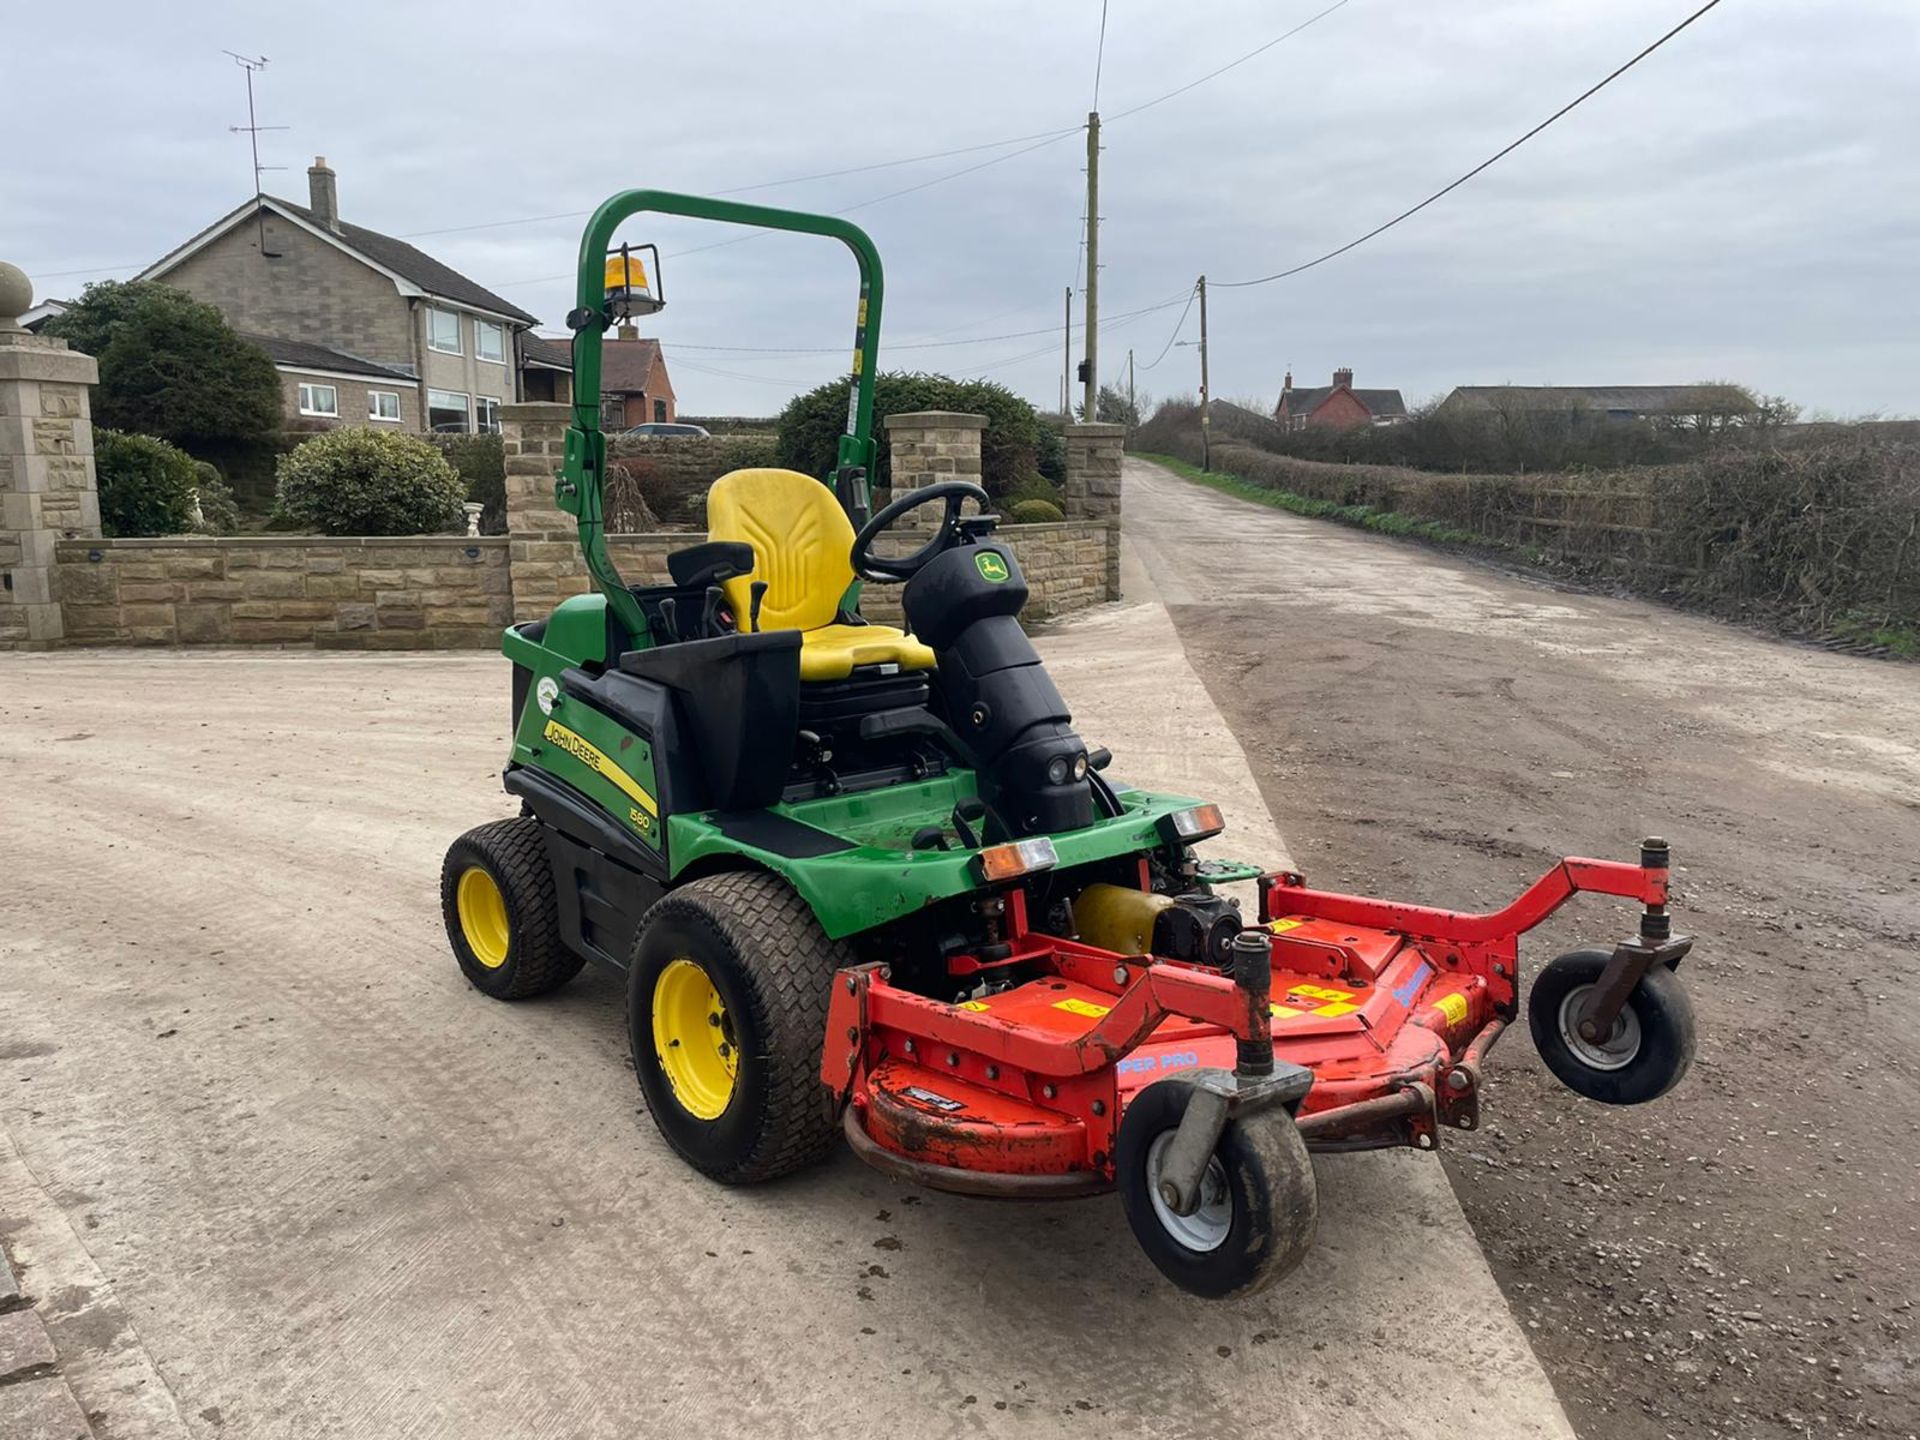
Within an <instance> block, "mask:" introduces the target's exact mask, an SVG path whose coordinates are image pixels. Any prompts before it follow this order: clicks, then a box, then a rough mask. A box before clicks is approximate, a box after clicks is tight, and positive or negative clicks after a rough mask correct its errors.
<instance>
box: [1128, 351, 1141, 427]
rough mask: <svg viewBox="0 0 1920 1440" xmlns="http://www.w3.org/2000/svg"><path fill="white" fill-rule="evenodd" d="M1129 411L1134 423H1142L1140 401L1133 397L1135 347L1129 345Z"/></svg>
mask: <svg viewBox="0 0 1920 1440" xmlns="http://www.w3.org/2000/svg"><path fill="white" fill-rule="evenodd" d="M1127 413H1128V414H1129V415H1131V416H1133V423H1134V424H1136V425H1138V424H1139V423H1140V402H1139V401H1137V400H1135V399H1134V398H1133V347H1132V346H1131V345H1129V346H1128V347H1127Z"/></svg>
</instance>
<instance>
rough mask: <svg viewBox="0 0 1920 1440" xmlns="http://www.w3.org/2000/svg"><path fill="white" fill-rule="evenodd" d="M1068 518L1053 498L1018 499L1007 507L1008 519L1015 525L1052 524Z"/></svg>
mask: <svg viewBox="0 0 1920 1440" xmlns="http://www.w3.org/2000/svg"><path fill="white" fill-rule="evenodd" d="M1066 518H1067V516H1066V512H1065V511H1064V510H1062V509H1061V508H1060V507H1059V506H1058V505H1056V504H1054V503H1053V501H1051V500H1016V501H1014V502H1013V504H1011V505H1009V506H1008V507H1007V519H1008V520H1009V521H1011V522H1012V523H1013V524H1015V525H1050V524H1052V523H1054V522H1055V521H1058V520H1064V519H1066Z"/></svg>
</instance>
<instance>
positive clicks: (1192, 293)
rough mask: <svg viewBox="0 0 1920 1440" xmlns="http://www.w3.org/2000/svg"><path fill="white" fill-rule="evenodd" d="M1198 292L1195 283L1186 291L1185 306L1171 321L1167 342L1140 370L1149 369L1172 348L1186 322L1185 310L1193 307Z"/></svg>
mask: <svg viewBox="0 0 1920 1440" xmlns="http://www.w3.org/2000/svg"><path fill="white" fill-rule="evenodd" d="M1199 293H1200V287H1199V286H1198V285H1197V284H1196V285H1195V286H1194V287H1193V288H1192V289H1191V290H1189V291H1187V307H1186V309H1185V310H1182V311H1181V312H1180V318H1179V319H1178V320H1176V321H1174V322H1173V333H1172V334H1171V335H1169V336H1167V343H1166V344H1164V345H1162V346H1161V347H1160V353H1159V354H1158V355H1156V356H1154V357H1153V359H1152V360H1150V361H1149V362H1148V363H1147V364H1145V365H1142V366H1141V367H1140V368H1141V369H1142V370H1151V369H1153V367H1154V366H1155V365H1158V364H1159V363H1160V362H1161V361H1162V360H1164V359H1166V358H1167V352H1168V351H1169V350H1171V349H1173V342H1174V341H1176V340H1178V339H1179V338H1180V329H1181V327H1182V326H1183V325H1185V324H1186V323H1187V312H1188V311H1190V310H1192V309H1193V297H1194V296H1196V295H1198V294H1199Z"/></svg>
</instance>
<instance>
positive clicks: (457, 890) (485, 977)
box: [440, 816, 583, 1000]
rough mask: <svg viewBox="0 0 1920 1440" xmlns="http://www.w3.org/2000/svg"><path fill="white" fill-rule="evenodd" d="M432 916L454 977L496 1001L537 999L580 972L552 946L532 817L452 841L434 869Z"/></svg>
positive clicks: (548, 878)
mask: <svg viewBox="0 0 1920 1440" xmlns="http://www.w3.org/2000/svg"><path fill="white" fill-rule="evenodd" d="M440 911H441V914H442V915H443V916H444V918H445V919H446V922H447V939H448V940H449V941H450V942H451V943H452V945H453V956H454V959H456V960H458V961H459V962H460V972H461V973H462V974H463V975H465V976H466V977H467V979H468V980H469V981H471V982H472V984H473V987H474V989H476V990H479V991H480V992H482V993H483V994H486V995H491V996H492V997H493V998H494V999H496V1000H525V999H528V998H530V997H532V996H535V995H545V994H546V993H547V992H549V991H551V990H558V989H559V988H560V987H561V986H562V985H564V984H566V983H567V981H569V980H571V979H572V978H573V977H574V976H575V975H577V974H579V973H580V966H581V964H582V963H583V962H582V961H581V959H580V957H579V956H578V955H575V954H573V953H572V952H571V951H569V950H568V949H567V947H566V946H565V945H563V944H562V943H561V941H560V909H559V905H558V904H557V902H556V901H555V899H554V891H553V866H552V865H551V864H549V863H548V860H547V844H546V836H545V832H544V830H543V829H542V827H541V825H540V822H539V821H538V820H534V819H531V818H529V817H526V816H521V817H518V818H516V819H512V820H496V821H494V822H493V823H492V824H490V825H478V826H475V827H474V828H473V829H471V830H469V831H468V832H467V833H466V834H464V835H462V836H461V837H460V838H459V839H458V840H456V841H454V842H453V844H452V846H451V847H449V849H448V850H447V858H446V860H445V862H444V863H443V864H442V865H441V867H440Z"/></svg>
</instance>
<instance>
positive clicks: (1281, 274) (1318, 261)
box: [1214, 0, 1720, 290]
mask: <svg viewBox="0 0 1920 1440" xmlns="http://www.w3.org/2000/svg"><path fill="white" fill-rule="evenodd" d="M1719 3H1720V0H1707V3H1706V4H1704V5H1702V6H1701V7H1700V8H1699V9H1698V10H1696V11H1694V12H1693V13H1692V14H1691V15H1689V16H1687V18H1686V19H1684V20H1682V21H1681V22H1680V23H1679V24H1678V25H1676V26H1674V27H1673V28H1672V29H1671V30H1669V31H1667V33H1666V34H1664V35H1662V36H1661V37H1660V38H1659V39H1658V40H1656V41H1654V42H1653V43H1652V44H1651V45H1649V46H1647V48H1646V49H1644V50H1642V51H1641V52H1640V53H1639V54H1638V55H1635V56H1634V57H1633V58H1632V59H1631V60H1629V61H1627V63H1626V64H1624V65H1622V66H1620V67H1619V68H1618V69H1617V70H1614V71H1613V72H1612V73H1611V74H1609V75H1608V76H1607V77H1606V78H1605V79H1604V80H1601V81H1599V82H1598V83H1597V84H1595V85H1592V86H1590V87H1588V88H1587V89H1586V90H1584V91H1582V92H1581V93H1580V94H1579V95H1577V96H1575V97H1574V98H1573V99H1572V100H1569V101H1568V102H1567V103H1566V104H1565V105H1562V106H1561V107H1560V108H1559V109H1558V110H1556V111H1554V112H1553V114H1551V115H1549V116H1548V117H1547V118H1546V119H1544V120H1542V121H1541V122H1540V123H1539V124H1538V125H1536V126H1534V127H1533V128H1532V129H1531V130H1529V131H1527V133H1526V134H1524V135H1522V136H1521V137H1520V138H1519V139H1518V140H1515V141H1514V142H1513V143H1512V144H1510V145H1507V146H1505V147H1504V148H1502V149H1500V150H1497V151H1495V152H1494V153H1493V154H1492V155H1489V156H1488V157H1487V158H1486V159H1485V160H1482V161H1481V162H1480V163H1479V164H1478V165H1476V166H1474V167H1473V169H1471V170H1469V171H1467V173H1466V174H1464V175H1462V176H1461V177H1460V178H1459V179H1458V180H1455V181H1454V182H1453V183H1452V184H1450V185H1445V186H1442V187H1441V188H1440V189H1438V190H1436V191H1434V192H1433V194H1431V195H1429V196H1427V198H1426V199H1424V200H1422V201H1421V202H1420V203H1419V204H1418V205H1414V206H1412V207H1410V208H1408V209H1406V210H1402V211H1401V212H1400V213H1399V214H1398V215H1396V216H1394V217H1393V218H1392V219H1391V220H1389V221H1387V222H1386V224H1384V225H1376V226H1375V227H1374V228H1373V229H1371V230H1369V231H1367V233H1366V234H1364V235H1362V236H1361V237H1360V238H1359V239H1357V240H1349V241H1348V242H1347V243H1346V244H1344V245H1342V246H1340V247H1339V248H1338V249H1336V250H1329V251H1328V252H1327V253H1326V254H1324V255H1321V256H1318V257H1317V258H1315V259H1312V260H1308V261H1307V262H1305V263H1304V264H1301V265H1295V266H1293V267H1291V268H1290V269H1286V270H1276V271H1275V272H1274V273H1273V274H1271V275H1263V276H1261V277H1260V278H1259V279H1258V280H1219V281H1215V282H1214V283H1215V284H1216V285H1218V286H1220V287H1221V288H1223V289H1228V290H1243V289H1245V288H1246V287H1248V286H1250V285H1265V284H1268V283H1270V282H1271V281H1274V280H1284V279H1286V278H1287V277H1288V276H1289V275H1298V274H1299V273H1300V272H1301V271H1303V270H1311V269H1313V267H1314V266H1316V265H1324V264H1326V263H1327V261H1329V260H1332V259H1334V258H1335V257H1336V256H1340V255H1344V254H1346V253H1347V252H1348V251H1349V250H1353V249H1356V248H1358V247H1359V246H1361V245H1364V244H1366V243H1367V241H1369V240H1371V239H1373V238H1374V237H1375V236H1376V235H1384V234H1385V233H1386V232H1387V231H1389V230H1391V229H1393V227H1394V226H1396V225H1398V224H1399V223H1400V222H1401V221H1402V220H1408V219H1411V218H1412V217H1413V216H1415V215H1418V214H1419V213H1420V212H1421V211H1422V210H1424V209H1426V208H1427V207H1428V206H1429V205H1431V204H1433V202H1434V201H1436V200H1438V199H1440V198H1441V197H1442V196H1445V195H1448V194H1451V193H1452V192H1453V191H1455V190H1458V189H1459V188H1460V187H1461V186H1462V185H1464V184H1466V183H1467V181H1469V180H1471V179H1473V177H1474V176H1476V175H1478V174H1480V173H1481V172H1482V171H1483V170H1486V169H1488V168H1490V167H1491V166H1493V165H1494V164H1495V163H1496V162H1498V161H1500V160H1503V159H1505V158H1506V157H1507V156H1509V155H1511V154H1512V153H1513V152H1514V151H1516V150H1518V149H1519V148H1520V147H1521V146H1522V145H1524V144H1526V143H1527V141H1529V140H1531V139H1532V138H1533V137H1534V136H1536V135H1538V134H1539V133H1540V132H1541V131H1542V130H1544V129H1546V128H1547V127H1548V126H1549V125H1551V124H1553V122H1554V121H1556V120H1558V119H1559V118H1560V117H1561V116H1562V115H1565V114H1566V113H1567V112H1568V111H1570V110H1572V109H1574V108H1575V107H1576V106H1578V105H1580V104H1582V103H1584V102H1585V101H1587V100H1589V99H1591V98H1592V97H1593V96H1595V95H1597V94H1599V93H1600V91H1602V90H1604V89H1606V87H1607V86H1609V85H1611V84H1612V83H1613V82H1614V81H1615V80H1618V79H1619V78H1620V77H1621V76H1622V75H1624V74H1626V73H1627V71H1629V70H1631V69H1632V68H1633V67H1634V66H1636V65H1638V64H1639V63H1640V62H1641V61H1642V60H1644V59H1646V58H1647V56H1649V55H1651V54H1653V52H1654V51H1656V50H1658V49H1659V48H1660V47H1661V46H1662V45H1664V44H1666V43H1667V42H1668V41H1669V40H1671V39H1673V37H1674V36H1676V35H1678V34H1679V33H1680V32H1681V31H1682V30H1684V29H1686V28H1687V27H1688V26H1689V25H1691V24H1693V22H1694V21H1696V20H1698V19H1699V18H1700V17H1701V16H1702V15H1704V14H1706V13H1707V12H1708V11H1709V10H1711V9H1713V7H1714V6H1716V5H1718V4H1719Z"/></svg>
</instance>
